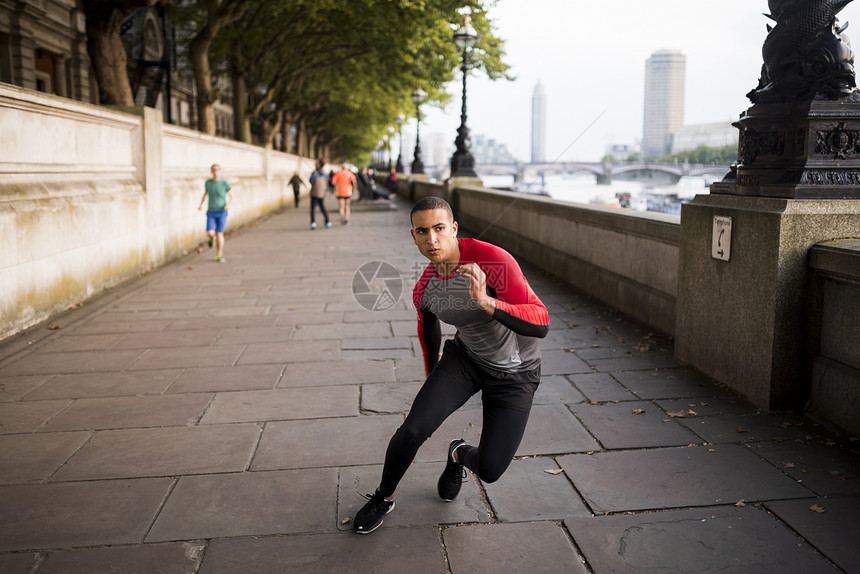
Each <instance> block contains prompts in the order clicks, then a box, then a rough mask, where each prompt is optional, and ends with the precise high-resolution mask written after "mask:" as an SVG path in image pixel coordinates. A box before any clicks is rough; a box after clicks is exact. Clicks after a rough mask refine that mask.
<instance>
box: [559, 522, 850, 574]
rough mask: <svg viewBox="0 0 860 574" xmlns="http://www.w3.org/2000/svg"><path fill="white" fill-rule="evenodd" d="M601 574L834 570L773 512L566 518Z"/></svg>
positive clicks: (790, 573) (788, 573)
mask: <svg viewBox="0 0 860 574" xmlns="http://www.w3.org/2000/svg"><path fill="white" fill-rule="evenodd" d="M565 526H567V528H568V530H570V533H571V535H572V536H573V539H574V540H575V541H576V543H577V545H578V546H579V547H580V548H581V549H582V551H583V553H584V554H585V557H586V559H587V560H588V563H589V564H590V565H591V567H592V568H593V569H594V571H595V572H596V573H600V574H634V573H642V572H667V573H668V572H720V573H721V574H811V573H812V572H815V573H816V574H824V573H826V572H834V569H833V568H832V567H831V566H830V565H829V564H828V563H827V561H826V560H825V559H824V558H822V557H821V556H820V555H818V554H816V553H815V552H814V550H813V549H812V547H811V546H809V545H808V544H806V543H804V542H803V541H802V540H801V539H799V538H798V537H797V535H795V534H794V533H792V532H791V531H790V530H789V529H787V528H785V527H784V526H783V525H781V524H779V522H777V521H776V520H774V519H773V518H772V517H770V516H768V514H767V513H766V512H764V511H763V510H760V509H758V508H755V507H752V506H747V507H744V508H731V507H730V508H700V509H694V510H677V511H672V512H654V513H645V514H634V515H621V516H600V517H595V518H591V519H583V518H571V519H568V520H566V521H565Z"/></svg>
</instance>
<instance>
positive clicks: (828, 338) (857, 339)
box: [809, 239, 860, 436]
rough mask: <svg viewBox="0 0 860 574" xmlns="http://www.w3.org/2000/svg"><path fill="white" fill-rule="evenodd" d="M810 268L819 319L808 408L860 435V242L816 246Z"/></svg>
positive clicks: (815, 307)
mask: <svg viewBox="0 0 860 574" xmlns="http://www.w3.org/2000/svg"><path fill="white" fill-rule="evenodd" d="M809 266H810V269H811V270H812V273H813V277H812V281H811V285H810V291H811V299H812V301H813V303H812V305H811V307H812V309H814V311H815V314H816V315H817V318H818V320H817V321H815V320H813V321H811V323H812V324H813V325H815V327H816V328H815V329H813V333H815V334H816V335H817V336H816V339H817V340H814V341H812V344H813V345H815V347H816V351H817V352H816V355H815V359H814V361H813V367H812V385H811V390H810V399H809V408H810V409H811V410H812V412H813V413H815V414H816V415H818V416H820V417H821V418H823V419H825V420H828V421H831V422H834V423H836V424H837V425H839V426H840V427H842V428H844V429H846V430H848V431H849V432H851V433H853V434H854V435H856V436H860V416H858V415H857V412H858V407H860V239H854V240H842V241H829V242H826V243H820V244H818V245H816V246H815V247H813V248H812V249H811V251H810V254H809ZM813 319H815V317H813ZM816 343H817V344H816Z"/></svg>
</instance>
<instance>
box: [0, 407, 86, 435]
mask: <svg viewBox="0 0 860 574" xmlns="http://www.w3.org/2000/svg"><path fill="white" fill-rule="evenodd" d="M70 404H72V403H71V401H68V400H56V401H31V402H13V403H0V434H14V433H25V432H35V431H37V430H39V428H40V427H41V426H42V425H43V424H45V423H46V422H48V421H49V420H51V419H52V418H54V417H55V416H57V414H59V413H60V412H61V411H62V410H63V409H65V408H67V407H68V406H69V405H70Z"/></svg>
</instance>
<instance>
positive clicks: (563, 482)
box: [484, 457, 591, 522]
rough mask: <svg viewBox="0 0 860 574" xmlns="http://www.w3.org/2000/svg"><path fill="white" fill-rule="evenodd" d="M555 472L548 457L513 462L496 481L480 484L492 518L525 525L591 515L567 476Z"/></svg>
mask: <svg viewBox="0 0 860 574" xmlns="http://www.w3.org/2000/svg"><path fill="white" fill-rule="evenodd" d="M547 471H549V472H547ZM559 471H560V468H559V466H558V464H556V462H555V461H554V460H553V459H552V458H549V457H546V458H523V459H518V460H514V461H513V462H512V463H511V466H510V467H508V470H507V471H505V474H503V475H502V477H501V478H500V479H499V480H497V481H496V482H494V483H492V484H484V490H485V491H486V493H487V498H488V499H489V501H490V505H491V507H492V509H493V511H494V512H495V515H496V518H497V519H498V520H499V521H500V522H529V521H539V520H564V519H565V518H571V517H574V516H591V511H590V510H589V509H588V508H587V507H586V506H585V504H583V502H582V498H580V496H579V494H578V493H577V492H576V490H575V489H574V488H573V485H572V484H571V483H570V481H569V480H568V479H567V476H565V475H564V473H559ZM554 473H556V474H554Z"/></svg>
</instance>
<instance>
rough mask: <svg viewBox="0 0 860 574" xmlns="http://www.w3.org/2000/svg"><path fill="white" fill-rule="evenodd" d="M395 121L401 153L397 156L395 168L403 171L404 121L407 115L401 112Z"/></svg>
mask: <svg viewBox="0 0 860 574" xmlns="http://www.w3.org/2000/svg"><path fill="white" fill-rule="evenodd" d="M394 121H395V122H397V139H398V140H399V142H400V153H399V155H398V156H397V165H396V166H394V169H396V170H397V173H403V122H405V121H406V116H404V115H403V113H402V112H401V113H399V114H397V117H396V118H395V119H394Z"/></svg>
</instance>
